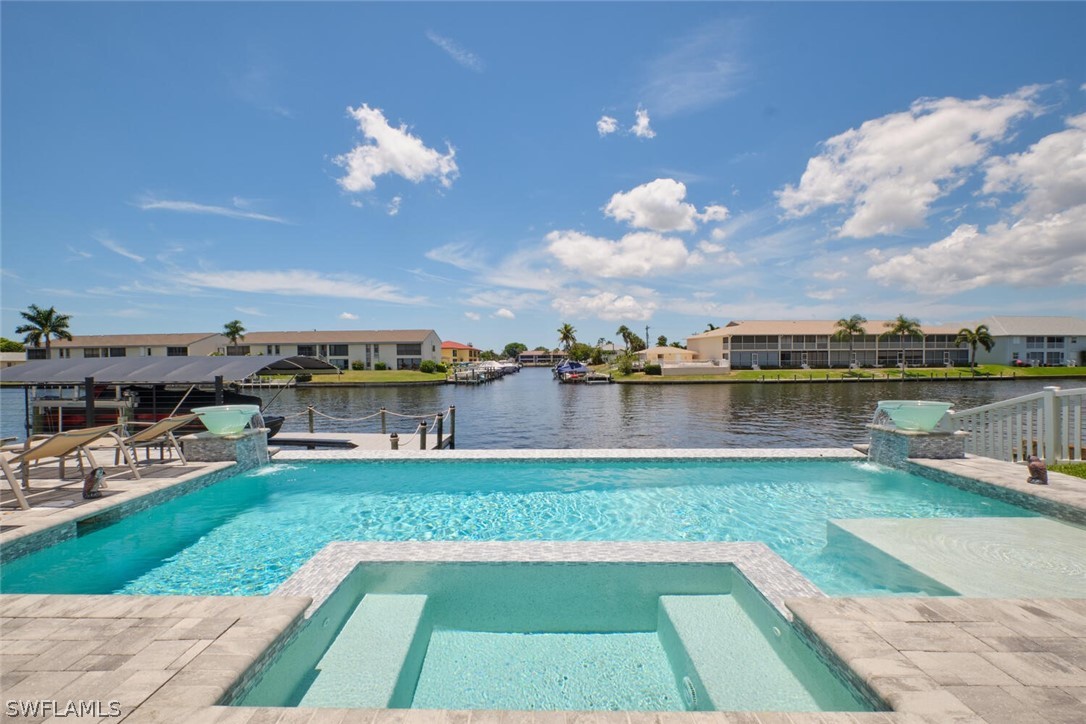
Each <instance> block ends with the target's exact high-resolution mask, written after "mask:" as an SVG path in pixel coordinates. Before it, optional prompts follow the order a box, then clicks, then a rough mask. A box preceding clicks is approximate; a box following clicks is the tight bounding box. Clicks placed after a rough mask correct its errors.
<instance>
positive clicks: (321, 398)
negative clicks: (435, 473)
mask: <svg viewBox="0 0 1086 724" xmlns="http://www.w3.org/2000/svg"><path fill="white" fill-rule="evenodd" d="M1052 384H1056V385H1062V386H1064V387H1076V386H1079V385H1080V382H1079V381H1077V380H1075V381H1067V380H1064V381H1059V380H1056V381H1053V380H1051V379H1032V380H1018V381H1013V382H1012V381H981V382H912V381H910V382H900V381H896V382H846V383H831V384H827V383H783V384H782V383H766V384H708V385H705V384H686V385H682V384H680V385H619V384H613V385H560V384H558V383H557V382H555V381H554V380H553V379H552V378H551V373H550V370H548V369H542V368H536V369H524V370H522V371H521V372H520V373H519V374H515V375H510V376H508V377H505V378H504V379H501V380H498V381H497V382H493V383H490V384H485V385H443V386H437V387H379V388H378V387H369V388H346V389H328V388H318V389H297V390H294V389H291V390H284V391H282V392H280V393H279V394H278V397H276V396H275V395H276V393H275V392H269V391H265V392H263V393H262V397H263V398H264V399H265V400H271V399H272V398H273V397H275V400H274V402H272V403H271V405H270V407H269V409H268V411H269V412H272V413H275V414H281V415H295V414H297V413H303V414H298V416H296V417H291V418H290V419H288V420H287V423H286V425H285V426H284V428H283V429H284V430H287V431H291V430H294V431H304V430H307V429H308V420H307V416H306V415H305V414H304V412H305V409H306V407H307V406H310V405H311V406H313V407H314V408H315V409H316V410H318V411H320V412H321V413H324V414H325V415H328V416H330V417H332V418H347V419H349V418H358V417H362V416H365V415H368V414H370V413H372V412H374V411H376V410H377V409H379V408H381V407H385V408H387V409H389V410H393V411H396V412H401V413H404V414H407V415H424V414H431V413H436V412H438V411H439V410H444V409H445V408H447V407H448V406H449V405H456V409H457V417H456V439H457V446H458V447H461V448H475V449H479V448H675V447H688V448H716V447H731V448H737V447H751V448H753V447H844V446H849V445H852V444H854V443H857V442H864V441H866V439H867V431H866V429H865V428H864V425H865V424H867V423H868V422H870V420H871V416H872V414H873V413H874V410H875V405H876V404H877V403H878V401H879V400H885V399H924V400H945V401H948V402H952V403H953V404H954V406H955V408H956V409H965V408H967V407H975V406H978V405H984V404H987V403H990V402H996V401H998V400H1005V399H1008V398H1011V397H1017V396H1019V395H1026V394H1029V393H1032V392H1039V391H1040V390H1041V389H1042V388H1044V387H1045V386H1046V385H1052ZM0 401H2V406H0V415H2V417H0V434H3V435H17V436H19V437H20V438H21V437H22V435H23V429H22V427H23V393H22V391H21V390H11V389H7V390H2V391H0ZM389 419H390V423H389V432H392V431H393V430H395V431H397V432H399V433H400V434H401V435H403V434H410V433H411V432H413V431H414V428H415V425H414V424H413V423H411V422H410V421H409V420H399V421H398V424H397V425H395V426H393V424H392V420H393V419H394V418H391V417H390V418H389ZM375 424H376V422H375V421H369V422H366V423H357V422H345V421H342V420H334V419H328V418H326V417H322V416H320V415H317V416H316V418H315V429H316V430H318V431H321V430H323V431H356V432H379V431H380V428H379V427H375Z"/></svg>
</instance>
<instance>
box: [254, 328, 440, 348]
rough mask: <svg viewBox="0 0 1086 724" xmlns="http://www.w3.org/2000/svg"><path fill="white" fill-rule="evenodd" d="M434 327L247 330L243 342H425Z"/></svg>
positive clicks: (432, 332)
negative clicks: (279, 330)
mask: <svg viewBox="0 0 1086 724" xmlns="http://www.w3.org/2000/svg"><path fill="white" fill-rule="evenodd" d="M431 334H436V333H435V332H434V330H432V329H376V330H374V329H344V330H339V331H335V330H331V331H320V330H313V331H312V332H246V333H245V339H243V340H241V344H364V343H370V344H373V343H375V342H385V343H395V342H398V343H413V342H424V341H425V340H426V338H427V337H429V336H430V335H431Z"/></svg>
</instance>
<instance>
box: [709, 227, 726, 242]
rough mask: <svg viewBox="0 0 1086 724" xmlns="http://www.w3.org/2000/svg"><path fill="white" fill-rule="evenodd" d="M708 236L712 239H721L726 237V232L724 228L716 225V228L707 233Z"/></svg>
mask: <svg viewBox="0 0 1086 724" xmlns="http://www.w3.org/2000/svg"><path fill="white" fill-rule="evenodd" d="M709 236H711V237H713V241H723V240H724V239H725V238H727V236H728V232H727V230H726V229H722V228H719V227H718V228H716V229H713V230H712V231H711V232H710V233H709Z"/></svg>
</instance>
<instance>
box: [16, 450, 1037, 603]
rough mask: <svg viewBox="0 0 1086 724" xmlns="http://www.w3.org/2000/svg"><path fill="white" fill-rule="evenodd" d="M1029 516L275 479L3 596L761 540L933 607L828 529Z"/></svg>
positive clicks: (695, 473) (116, 537) (362, 474)
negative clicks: (391, 563)
mask: <svg viewBox="0 0 1086 724" xmlns="http://www.w3.org/2000/svg"><path fill="white" fill-rule="evenodd" d="M1032 515H1034V514H1033V513H1030V512H1028V511H1026V510H1024V509H1022V508H1018V507H1016V506H1013V505H1010V504H1007V503H1003V502H1000V501H998V500H995V499H991V498H986V497H983V496H980V495H976V494H973V493H970V492H967V491H964V490H960V489H957V488H954V487H951V486H947V485H942V484H940V483H936V482H934V481H931V480H928V479H925V478H922V477H919V476H915V475H911V474H908V473H905V472H902V471H900V470H896V469H891V468H884V467H880V466H877V465H873V464H870V463H867V462H858V461H842V460H758V461H736V460H709V459H684V460H678V459H670V460H667V459H660V460H613V459H609V460H576V459H572V460H561V461H555V460H487V461H478V460H471V461H467V460H458V461H437V460H434V461H429V460H427V461H399V460H397V461H393V462H384V461H362V462H358V461H354V462H321V463H304V464H303V463H291V464H274V465H268V466H264V467H262V468H259V469H257V470H254V471H250V472H247V473H243V474H240V475H237V476H235V477H233V478H230V479H227V480H225V481H222V482H219V483H217V484H214V485H210V486H208V487H205V488H203V489H200V490H197V491H195V492H192V493H189V494H187V495H184V496H181V497H178V498H176V499H174V500H171V501H169V502H166V503H163V504H161V505H158V506H155V507H153V508H150V509H147V510H144V511H142V512H139V513H136V514H133V515H131V516H128V517H125V518H122V519H121V520H119V521H116V522H113V523H111V524H109V525H98V524H96V522H95V521H94V520H93V519H92V520H88V521H84V522H83V523H81V524H80V527H79V535H78V536H77V537H75V538H72V539H69V540H66V541H63V542H61V543H58V544H56V545H53V546H51V547H49V548H46V549H44V550H40V551H37V552H35V553H33V554H30V555H28V556H24V557H22V558H17V559H15V560H13V561H10V562H9V563H7V564H5V566H4V571H3V574H4V575H3V588H4V591H5V592H6V593H129V594H183V595H257V594H265V593H268V592H270V591H272V590H273V589H274V588H275V587H276V586H278V585H279V584H280V583H282V582H283V581H284V580H285V579H286V578H287V577H288V576H289V575H290V574H291V573H292V572H294V571H295V570H296V569H297V568H299V567H300V566H301V565H302V564H303V563H305V561H306V560H308V559H309V558H310V557H312V556H313V555H314V554H315V553H316V552H317V551H318V550H320V549H321V548H322V547H324V546H325V545H326V544H327V543H328V542H331V541H336V540H344V541H352V540H355V541H358V540H373V541H402V540H450V541H454V540H511V541H517V540H610V541H644V540H656V541H762V542H764V543H766V545H768V546H769V547H770V548H772V549H773V550H774V551H775V552H776V553H778V554H779V555H780V556H781V557H782V558H784V559H785V560H786V561H788V562H789V563H791V564H792V565H793V566H795V567H796V568H797V569H798V570H799V571H800V572H802V573H803V574H804V575H806V576H807V577H808V578H810V579H811V580H812V581H813V582H814V583H815V584H816V585H818V586H819V587H820V588H822V589H823V590H824V591H825V592H827V593H830V594H840V595H868V594H876V595H877V594H886V593H894V592H923V593H931V594H945V593H952V592H951V591H949V590H948V589H946V588H944V587H942V586H940V585H939V584H938V583H936V582H934V581H931V579H925V578H924V577H922V576H919V575H917V576H915V577H912V578H910V577H908V576H904V577H903V576H900V575H897V574H895V577H894V578H893V580H888V579H885V578H884V577H880V570H879V567H878V566H872V565H871V564H870V561H869V560H868V559H866V558H863V557H860V556H856V555H855V553H854V552H853V551H850V550H849V549H848V548H843V549H836V548H834V547H833V546H830V547H827V537H826V536H827V532H826V530H827V526H826V522H827V521H828V520H833V519H854V518H946V517H1014V516H1032ZM898 573H900V571H899V572H898Z"/></svg>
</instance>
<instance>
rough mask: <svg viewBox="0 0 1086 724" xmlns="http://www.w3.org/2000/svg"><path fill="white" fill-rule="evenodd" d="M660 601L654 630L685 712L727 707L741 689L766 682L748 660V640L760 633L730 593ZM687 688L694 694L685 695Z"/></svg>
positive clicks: (758, 687) (737, 698)
mask: <svg viewBox="0 0 1086 724" xmlns="http://www.w3.org/2000/svg"><path fill="white" fill-rule="evenodd" d="M659 600H660V605H659V609H658V613H657V633H658V635H659V636H660V642H661V643H662V644H663V646H664V651H666V652H667V655H668V658H669V659H670V661H671V668H672V670H673V671H675V673H676V678H677V679H678V682H677V683H678V684H679V690H680V692H682V694H683V697H684V700H685V701H684V703H685V704H686V708H687V709H688V710H694V711H713V710H718V711H719V710H723V711H727V710H729V709H731V708H734V704H735V702H737V701H741V700H742V699H743V693H742V692H752V691H760V690H761V689H763V688H764V687H766V686H768V685H770V684H769V683H768V682H767V681H766V677H765V670H764V669H762V668H761V667H759V666H758V665H752V664H753V663H754V662H752V661H751V660H750V652H751V649H752V643H754V642H753V640H752V639H753V638H760V635H759V634H758V633H757V631H756V630H754V629H753V627H752V625H751V624H750V623H749V619H748V617H747V615H746V614H745V613H744V612H743V610H742V609H741V608H740V607H739V604H738V603H737V602H736V600H735V599H734V598H733V597H732V596H727V595H722V596H660V599H659ZM684 679H688V682H686V681H684ZM691 688H692V690H693V696H691V695H690V694H688V693H687V692H688V691H690V689H691ZM695 699H696V701H694V700H695ZM729 703H731V704H732V705H729Z"/></svg>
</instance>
